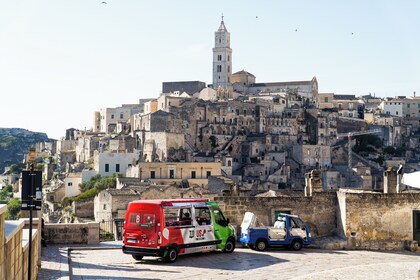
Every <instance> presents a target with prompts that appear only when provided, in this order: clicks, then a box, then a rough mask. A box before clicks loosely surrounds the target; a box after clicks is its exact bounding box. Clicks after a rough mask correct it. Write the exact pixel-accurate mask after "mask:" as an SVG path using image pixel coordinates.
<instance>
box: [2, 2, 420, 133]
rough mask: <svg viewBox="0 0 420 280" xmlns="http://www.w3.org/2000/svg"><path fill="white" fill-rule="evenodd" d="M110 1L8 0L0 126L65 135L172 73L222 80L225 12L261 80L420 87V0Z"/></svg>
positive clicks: (347, 88)
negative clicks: (215, 73) (219, 51)
mask: <svg viewBox="0 0 420 280" xmlns="http://www.w3.org/2000/svg"><path fill="white" fill-rule="evenodd" d="M104 1H106V4H102V3H101V2H102V0H98V1H93V0H71V1H62V0H50V1H43V0H37V1H33V0H27V1H22V0H2V1H1V8H0V94H1V102H0V104H1V107H0V127H21V128H26V129H29V130H33V131H39V132H46V133H47V134H48V136H49V137H52V138H56V139H58V138H60V137H62V136H64V134H65V130H66V129H67V128H71V127H73V128H78V129H84V128H87V129H90V128H91V127H92V123H93V112H94V111H97V110H99V109H101V108H107V107H118V106H120V105H121V104H128V103H138V99H140V98H151V97H158V96H159V94H160V92H161V87H162V86H161V83H162V82H163V81H188V80H200V81H204V82H206V83H211V82H212V81H211V79H212V47H213V40H214V32H215V31H216V30H217V28H218V27H219V24H220V19H221V14H222V13H223V14H224V16H225V25H226V27H227V29H228V31H229V32H230V33H231V47H232V49H233V54H232V62H233V71H234V72H235V71H239V70H242V69H245V70H246V71H248V72H251V73H252V74H254V75H255V76H256V77H257V82H273V81H279V82H280V81H296V80H310V79H312V77H313V76H316V77H317V79H318V83H319V91H320V92H333V93H337V94H356V95H362V94H368V93H370V92H371V93H375V94H376V96H396V95H406V96H410V95H412V94H413V92H414V91H417V92H418V94H419V95H420V80H419V78H420V44H419V41H420V16H419V12H420V1H416V0H412V1H408V0H407V1H385V0H381V1H379V0H378V1H375V0H369V1H366V0H365V1H362V0H360V1H353V0H352V1H323V0H318V1H313V0H307V1H299V0H293V1H292V0H289V1H279V0H277V1H245V0H242V1H239V0H238V1H233V0H231V1H226V0H224V1H223V0H221V1H219V0H212V1H197V0H182V1H181V0H178V1H174V0H170V1H169V0H168V1H141V0H131V1H130V0H104ZM296 30H297V31H296Z"/></svg>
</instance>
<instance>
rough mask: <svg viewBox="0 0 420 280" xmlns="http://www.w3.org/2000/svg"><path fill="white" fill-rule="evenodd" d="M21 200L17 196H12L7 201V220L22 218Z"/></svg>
mask: <svg viewBox="0 0 420 280" xmlns="http://www.w3.org/2000/svg"><path fill="white" fill-rule="evenodd" d="M21 204H22V203H21V201H20V199H17V198H12V199H11V200H10V201H9V202H8V203H7V210H6V216H5V218H6V220H17V219H19V218H20V207H21Z"/></svg>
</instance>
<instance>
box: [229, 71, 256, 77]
mask: <svg viewBox="0 0 420 280" xmlns="http://www.w3.org/2000/svg"><path fill="white" fill-rule="evenodd" d="M236 74H238V75H239V74H246V75H249V76H252V77H254V78H255V76H254V75H253V74H251V73H249V72H247V71H245V70H241V71H238V72H235V73H233V74H232V75H236Z"/></svg>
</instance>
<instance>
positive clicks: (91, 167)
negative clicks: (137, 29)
mask: <svg viewBox="0 0 420 280" xmlns="http://www.w3.org/2000/svg"><path fill="white" fill-rule="evenodd" d="M230 45H231V41H230V33H229V31H228V28H227V25H225V22H224V20H223V18H222V20H221V22H220V26H219V27H218V29H217V30H216V31H215V33H214V48H213V57H212V65H213V69H212V73H213V75H212V76H213V81H212V84H206V83H205V82H203V81H167V82H163V83H162V90H161V93H160V94H159V96H156V98H148V99H139V100H138V103H136V104H121V105H119V104H117V105H116V106H115V107H109V108H98V110H97V111H96V112H92V116H93V118H92V120H91V122H92V128H91V129H75V128H69V129H67V130H66V131H65V137H63V138H62V139H60V140H57V141H46V142H39V143H37V144H36V146H35V150H34V154H33V155H32V156H33V161H34V162H36V163H37V167H38V168H39V170H41V171H42V172H43V182H44V183H43V206H42V207H43V208H42V217H43V219H44V220H45V223H46V224H78V223H87V222H96V223H99V227H100V232H101V235H100V236H101V237H100V238H106V237H108V238H109V239H111V240H121V239H122V227H123V221H124V216H125V213H126V209H127V205H128V203H129V202H131V201H134V200H140V199H142V200H143V199H169V198H209V199H211V200H214V201H217V202H218V203H219V204H220V205H221V208H222V209H223V211H224V213H225V215H226V216H227V217H229V218H230V221H231V222H232V223H233V224H234V225H235V226H236V227H237V228H238V227H239V225H240V223H241V221H242V219H243V215H244V213H245V212H246V211H252V212H254V213H257V214H258V217H259V219H260V222H261V223H262V224H265V225H270V224H271V225H272V224H273V223H274V221H275V220H276V216H277V214H278V213H280V212H282V213H291V214H296V215H299V216H300V217H302V218H303V219H304V220H305V221H306V222H307V224H308V226H309V228H310V229H311V232H312V233H313V236H314V238H315V239H316V238H319V240H321V238H325V237H331V238H333V239H334V238H335V239H334V242H333V243H332V245H331V244H330V246H334V248H337V249H342V248H347V249H349V248H360V249H381V248H382V249H404V248H405V249H408V250H411V251H416V250H418V243H417V242H420V211H419V210H418V209H420V192H419V190H418V189H415V188H412V187H411V186H409V185H404V184H403V182H402V181H401V178H402V174H403V173H411V172H415V171H419V170H420V152H419V151H420V149H419V148H420V97H419V96H416V92H411V93H401V94H402V95H401V96H393V97H376V96H375V94H373V93H372V94H368V95H364V96H356V95H354V94H352V93H351V92H349V93H334V92H319V91H318V82H319V83H322V81H321V80H320V81H318V80H317V78H316V77H315V75H314V76H313V77H302V80H301V81H274V82H273V81H260V80H257V76H258V73H253V74H251V73H250V72H248V71H247V70H245V69H242V70H239V69H238V70H239V71H236V72H234V71H233V69H234V57H235V56H234V50H232V49H231V47H230ZM239 48H240V46H239ZM314 74H315V73H314ZM27 160H29V156H28V157H27ZM8 171H9V172H8ZM1 179H2V180H1V181H2V182H3V183H7V184H11V185H13V188H14V191H15V196H16V197H20V192H21V185H20V181H19V176H17V175H16V174H15V175H13V174H12V175H11V172H10V169H8V168H6V172H5V173H4V174H3V175H2V176H1ZM107 180H108V181H107ZM95 182H100V183H98V184H95ZM48 234H49V236H48ZM48 234H47V239H50V240H51V241H52V242H53V234H52V231H51V232H49V233H48ZM61 241H63V240H61Z"/></svg>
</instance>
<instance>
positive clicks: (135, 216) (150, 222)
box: [124, 209, 158, 248]
mask: <svg viewBox="0 0 420 280" xmlns="http://www.w3.org/2000/svg"><path fill="white" fill-rule="evenodd" d="M157 218H158V217H157V213H152V212H151V211H141V210H140V209H137V211H134V212H130V213H127V217H126V221H125V222H126V224H125V226H124V228H125V230H124V237H125V244H126V245H129V246H130V245H131V246H139V247H152V248H155V247H156V246H157V245H158V234H157V223H158V220H157Z"/></svg>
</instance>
